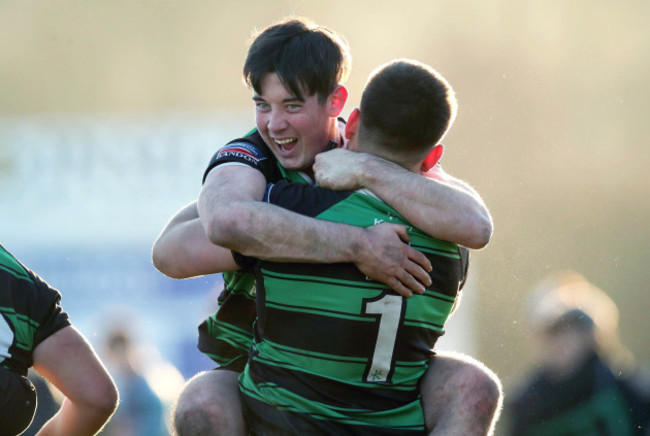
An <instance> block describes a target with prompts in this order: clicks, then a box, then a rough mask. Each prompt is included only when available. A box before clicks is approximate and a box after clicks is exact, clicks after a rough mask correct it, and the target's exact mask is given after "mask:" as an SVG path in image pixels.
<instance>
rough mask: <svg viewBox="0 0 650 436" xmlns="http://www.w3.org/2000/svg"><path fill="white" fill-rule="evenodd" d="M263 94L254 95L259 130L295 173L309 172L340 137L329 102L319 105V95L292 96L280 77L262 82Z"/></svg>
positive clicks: (274, 151)
mask: <svg viewBox="0 0 650 436" xmlns="http://www.w3.org/2000/svg"><path fill="white" fill-rule="evenodd" d="M261 89H262V94H261V95H259V94H257V93H254V94H253V100H254V101H255V122H256V124H257V129H258V130H259V132H260V134H261V135H262V137H263V138H264V141H265V142H266V143H267V144H268V146H269V147H270V148H271V151H273V154H274V155H275V156H276V157H277V158H278V160H279V161H280V164H281V165H282V166H283V167H285V168H287V169H292V170H301V171H309V170H310V169H311V166H312V165H313V164H314V157H315V156H316V155H317V154H318V153H320V152H322V151H325V149H326V148H327V144H328V142H329V140H330V138H336V137H337V136H336V132H337V130H336V122H335V121H336V119H335V118H334V117H333V116H332V112H331V110H330V104H329V99H328V100H327V101H326V102H325V103H324V104H322V105H321V104H319V103H318V98H317V96H316V95H312V96H309V97H307V96H303V98H302V99H301V98H299V97H296V96H294V95H292V94H291V93H290V92H289V91H287V89H286V88H285V87H284V85H283V84H282V82H281V81H280V79H279V78H278V76H277V74H275V73H270V74H267V75H266V77H265V78H264V79H263V80H262V87H261Z"/></svg>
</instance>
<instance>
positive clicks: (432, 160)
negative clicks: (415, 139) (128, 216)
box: [421, 144, 445, 173]
mask: <svg viewBox="0 0 650 436" xmlns="http://www.w3.org/2000/svg"><path fill="white" fill-rule="evenodd" d="M444 151H445V147H444V146H443V145H442V144H437V145H435V146H434V147H433V148H432V149H431V151H430V152H429V154H428V155H427V157H425V158H424V161H422V168H421V171H423V172H425V173H426V172H427V171H429V170H430V169H431V168H433V166H434V165H435V164H437V163H438V161H440V158H441V157H442V153H443V152H444Z"/></svg>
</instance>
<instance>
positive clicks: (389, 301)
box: [363, 295, 404, 383]
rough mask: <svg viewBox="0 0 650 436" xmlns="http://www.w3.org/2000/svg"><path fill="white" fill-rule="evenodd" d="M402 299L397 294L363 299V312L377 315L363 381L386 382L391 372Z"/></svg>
mask: <svg viewBox="0 0 650 436" xmlns="http://www.w3.org/2000/svg"><path fill="white" fill-rule="evenodd" d="M403 304H404V299H403V298H402V297H400V296H399V295H384V296H382V297H381V298H379V299H378V300H364V305H363V313H364V314H368V315H379V329H378V331H377V341H376V342H375V351H374V352H373V354H372V361H371V363H370V368H369V369H368V371H367V372H366V374H365V375H364V380H363V381H365V382H368V383H386V382H389V381H390V380H389V377H390V376H391V375H392V373H393V367H392V365H393V352H394V351H395V339H396V338H397V329H398V328H399V325H400V320H401V318H402V306H403Z"/></svg>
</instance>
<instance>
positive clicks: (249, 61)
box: [244, 17, 351, 103]
mask: <svg viewBox="0 0 650 436" xmlns="http://www.w3.org/2000/svg"><path fill="white" fill-rule="evenodd" d="M350 64H351V56H350V50H349V48H348V44H347V42H346V41H345V39H344V38H343V37H342V36H340V35H338V34H337V33H336V32H334V31H333V30H330V29H328V28H326V27H322V26H317V25H316V24H314V23H313V22H311V21H310V20H308V19H307V18H302V17H292V18H290V19H286V20H284V21H280V22H279V23H276V24H273V25H271V26H269V27H267V28H266V29H264V30H263V31H262V32H260V33H258V34H256V35H254V40H253V43H252V44H251V46H250V48H249V50H248V55H247V56H246V62H245V63H244V82H246V84H247V85H248V86H252V87H253V89H254V90H255V92H257V93H258V94H261V93H262V89H261V83H262V80H263V79H264V77H265V76H266V75H267V74H269V73H276V74H277V75H278V77H279V78H280V81H281V82H282V84H283V85H284V86H285V87H286V88H287V90H288V91H289V92H291V93H292V94H293V95H295V96H296V97H300V98H304V96H303V94H302V93H303V91H304V92H305V93H307V95H308V96H311V95H314V94H316V95H317V96H318V101H319V102H320V103H323V102H324V101H325V99H326V98H327V96H329V95H330V94H331V93H332V91H334V88H336V86H337V85H338V84H340V83H342V82H343V81H345V80H346V79H347V75H348V73H349V70H350Z"/></svg>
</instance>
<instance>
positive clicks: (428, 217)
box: [314, 149, 492, 248]
mask: <svg viewBox="0 0 650 436" xmlns="http://www.w3.org/2000/svg"><path fill="white" fill-rule="evenodd" d="M314 174H315V176H316V181H317V182H318V184H320V185H321V186H323V187H325V188H329V189H335V190H349V189H359V188H362V187H363V188H367V189H370V190H371V191H372V192H374V193H375V194H376V195H378V196H379V197H380V198H381V199H382V200H384V201H385V202H386V203H388V204H389V205H390V206H391V207H393V208H394V209H395V210H397V211H398V212H399V213H400V214H402V215H403V216H404V218H406V219H407V220H408V221H409V222H410V223H411V224H413V225H414V226H416V227H418V228H419V229H421V230H423V231H425V232H426V233H428V234H430V235H431V236H434V237H436V238H438V239H443V240H446V241H451V242H455V243H458V244H461V245H464V246H466V247H469V248H483V247H484V246H485V245H487V243H488V242H489V240H490V237H491V235H492V218H491V217H490V213H489V212H488V210H487V207H486V206H485V203H483V200H482V199H481V197H480V196H479V195H478V193H476V191H474V190H473V189H471V188H469V186H468V185H467V184H465V183H463V182H461V181H459V180H458V179H455V178H453V177H451V176H449V175H448V174H446V173H444V172H443V171H442V170H431V171H430V172H429V173H427V177H421V176H420V175H418V174H416V173H413V172H411V171H407V170H406V169H404V168H403V167H401V166H399V165H397V164H394V163H392V162H389V161H387V160H385V159H382V158H380V157H379V156H375V155H372V154H368V153H359V152H352V151H349V150H343V149H335V150H331V151H328V152H326V153H321V154H319V155H317V156H316V163H315V164H314Z"/></svg>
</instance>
